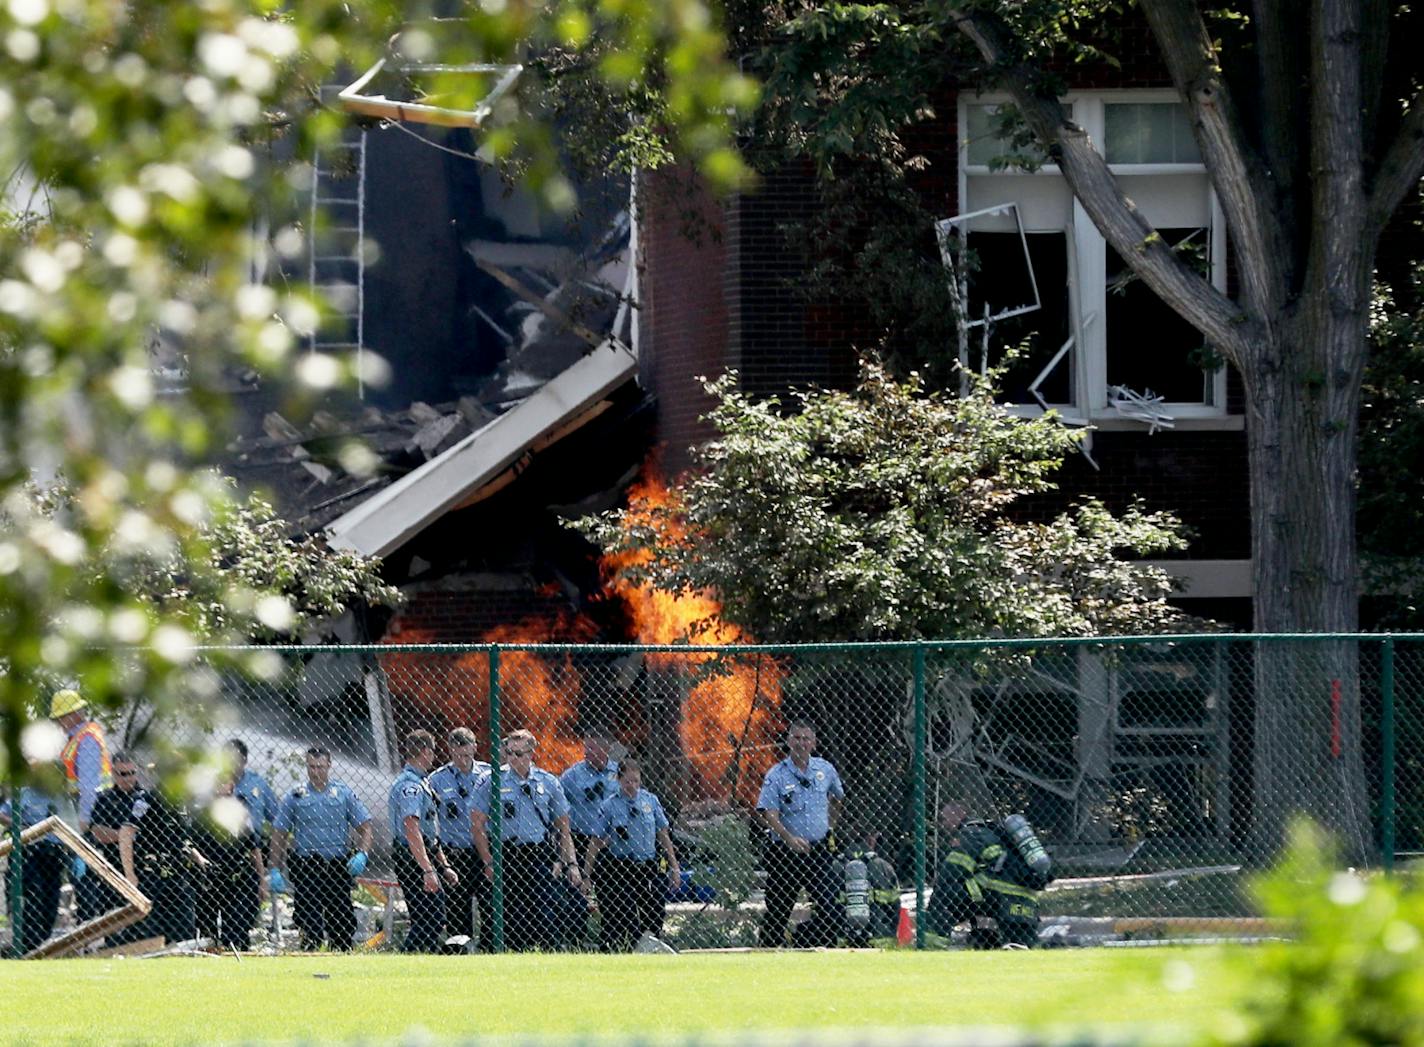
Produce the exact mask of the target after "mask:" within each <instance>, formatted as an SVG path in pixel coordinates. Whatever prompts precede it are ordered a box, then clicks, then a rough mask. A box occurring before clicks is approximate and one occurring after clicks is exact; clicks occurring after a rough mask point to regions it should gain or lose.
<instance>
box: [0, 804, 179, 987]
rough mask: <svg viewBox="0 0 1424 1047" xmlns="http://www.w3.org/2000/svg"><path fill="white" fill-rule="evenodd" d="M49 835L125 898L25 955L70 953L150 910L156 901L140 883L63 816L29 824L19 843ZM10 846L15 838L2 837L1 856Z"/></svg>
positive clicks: (44, 956) (42, 956)
mask: <svg viewBox="0 0 1424 1047" xmlns="http://www.w3.org/2000/svg"><path fill="white" fill-rule="evenodd" d="M49 835H53V836H55V837H56V838H58V839H59V841H60V842H61V843H62V844H64V846H66V847H68V848H69V849H70V850H71V851H72V852H73V853H75V854H76V855H78V856H79V857H80V858H83V859H84V863H85V864H86V865H87V866H88V867H89V874H90V875H95V876H98V877H99V878H100V879H101V880H103V881H104V882H105V883H106V884H108V885H109V886H110V887H111V888H113V890H114V892H115V893H116V894H118V895H119V896H120V897H121V898H122V899H123V900H124V904H123V905H120V906H118V907H117V908H114V909H110V910H109V911H108V912H105V913H101V914H100V915H98V916H96V917H94V918H93V919H92V920H86V921H85V922H84V923H81V924H80V925H79V926H78V927H75V928H74V929H73V930H70V931H68V932H66V933H65V934H62V935H60V936H59V937H58V938H51V939H50V940H49V941H47V942H45V943H44V944H42V945H40V946H39V947H37V948H35V949H31V950H30V951H29V952H27V953H25V955H24V957H23V959H26V960H44V959H49V958H52V957H56V956H67V955H70V954H71V953H74V952H76V951H78V950H79V949H81V948H83V947H84V946H85V945H88V944H89V943H90V942H92V941H95V940H96V939H98V938H102V937H104V936H105V935H106V934H112V933H114V932H115V931H118V930H122V929H123V928H125V927H127V926H129V924H132V923H137V922H138V921H139V920H141V919H143V918H144V917H145V916H147V915H148V914H149V911H150V910H151V909H152V908H153V903H152V902H151V901H149V900H148V898H147V897H145V896H144V895H143V893H142V892H140V891H139V889H138V888H137V887H135V886H134V885H133V884H131V883H129V881H128V880H126V879H124V875H123V873H121V872H119V870H118V869H115V868H114V867H113V866H112V865H110V864H109V862H108V860H107V859H106V858H105V857H104V856H103V855H102V854H100V853H99V851H98V850H97V849H96V848H95V847H94V845H93V844H91V843H90V842H89V841H88V840H86V839H84V837H82V836H80V835H79V833H77V832H75V831H74V829H72V828H70V827H69V826H68V825H66V824H65V823H64V821H63V820H61V819H60V818H58V817H55V816H54V815H51V816H50V817H48V818H46V819H45V820H44V821H42V822H37V823H35V824H34V825H32V826H30V827H29V828H28V829H26V830H25V831H24V832H22V833H21V834H20V846H21V847H24V846H25V845H26V844H28V843H33V842H34V841H35V840H38V839H40V838H41V837H44V836H49ZM11 846H12V840H11V839H10V837H9V836H5V837H4V838H3V839H0V858H3V857H5V856H6V855H7V854H9V853H10V848H11Z"/></svg>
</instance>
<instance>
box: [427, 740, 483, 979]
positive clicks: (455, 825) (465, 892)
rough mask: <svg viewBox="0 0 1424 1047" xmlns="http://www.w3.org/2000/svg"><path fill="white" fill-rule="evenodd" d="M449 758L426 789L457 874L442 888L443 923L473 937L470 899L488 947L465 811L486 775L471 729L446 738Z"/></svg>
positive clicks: (480, 872)
mask: <svg viewBox="0 0 1424 1047" xmlns="http://www.w3.org/2000/svg"><path fill="white" fill-rule="evenodd" d="M445 742H446V745H447V746H448V747H449V749H450V762H449V763H447V764H445V765H443V766H441V767H438V768H436V769H435V770H434V771H432V772H431V775H430V777H429V779H427V780H428V781H429V782H430V788H431V789H432V790H433V791H434V793H435V800H436V802H437V803H438V804H439V813H440V847H441V849H442V850H443V851H444V852H445V860H446V861H448V862H449V863H450V868H452V869H454V870H455V875H456V876H457V877H458V879H457V881H456V882H455V884H453V885H449V884H447V885H446V887H445V926H446V928H447V929H448V930H449V932H450V934H451V935H464V936H465V937H467V938H468V937H472V936H473V934H474V918H473V917H474V914H473V911H472V906H471V902H472V901H473V902H474V903H476V904H478V905H479V907H480V948H481V949H482V950H484V951H486V952H487V951H489V949H490V947H491V942H490V938H491V935H490V930H491V928H490V920H489V881H488V880H486V879H485V877H484V871H483V869H482V868H481V866H480V858H479V855H478V854H477V853H476V852H475V838H474V835H473V834H472V832H471V829H470V810H471V808H473V807H474V804H475V790H476V789H477V788H478V787H479V784H480V782H481V781H482V780H483V779H485V778H487V777H488V776H489V769H490V768H489V764H487V763H484V762H483V761H479V760H476V759H475V733H474V732H473V731H471V730H470V729H469V728H468V727H456V728H455V729H454V730H452V731H451V732H450V733H449V734H448V735H446V738H445Z"/></svg>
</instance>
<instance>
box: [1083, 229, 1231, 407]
mask: <svg viewBox="0 0 1424 1047" xmlns="http://www.w3.org/2000/svg"><path fill="white" fill-rule="evenodd" d="M1157 232H1158V233H1159V234H1160V235H1161V236H1162V238H1163V239H1164V240H1166V241H1167V242H1168V243H1169V244H1171V245H1172V246H1173V247H1174V249H1176V250H1177V251H1178V253H1179V254H1186V255H1187V256H1188V258H1189V259H1197V264H1198V265H1203V266H1204V265H1205V258H1206V256H1207V254H1206V238H1207V231H1206V230H1205V229H1159V230H1157ZM1107 289H1108V293H1107V351H1108V356H1107V365H1108V374H1107V381H1108V385H1110V386H1111V385H1122V386H1126V387H1128V388H1129V389H1132V390H1134V391H1135V392H1139V393H1145V392H1147V391H1149V390H1150V391H1151V392H1152V393H1155V394H1156V395H1158V396H1161V397H1163V398H1164V399H1165V400H1166V401H1167V402H1168V403H1208V404H1209V403H1211V398H1212V380H1211V375H1210V374H1209V373H1208V372H1206V371H1203V370H1202V366H1201V364H1202V361H1203V359H1204V358H1205V354H1204V352H1203V348H1202V347H1203V339H1202V336H1201V332H1200V331H1198V330H1197V329H1196V328H1195V327H1193V326H1192V325H1191V324H1189V323H1187V321H1185V320H1183V319H1182V318H1181V316H1179V315H1178V314H1177V312H1176V311H1175V310H1174V309H1172V307H1171V306H1169V305H1167V303H1166V302H1164V301H1162V299H1160V298H1158V297H1157V295H1156V293H1155V292H1154V291H1153V290H1152V289H1151V288H1149V287H1148V286H1147V285H1146V284H1145V283H1143V282H1142V281H1141V280H1140V279H1138V278H1137V276H1136V274H1134V273H1133V271H1132V270H1131V269H1130V268H1128V265H1127V263H1126V262H1124V261H1123V259H1122V256H1121V255H1119V254H1118V253H1117V252H1116V251H1114V250H1113V249H1112V246H1111V245H1108V248H1107Z"/></svg>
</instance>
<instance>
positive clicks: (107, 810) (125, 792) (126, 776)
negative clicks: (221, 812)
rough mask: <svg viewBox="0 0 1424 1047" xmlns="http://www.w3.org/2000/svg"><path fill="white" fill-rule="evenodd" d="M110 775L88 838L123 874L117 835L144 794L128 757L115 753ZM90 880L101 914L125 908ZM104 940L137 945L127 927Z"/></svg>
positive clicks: (135, 766)
mask: <svg viewBox="0 0 1424 1047" xmlns="http://www.w3.org/2000/svg"><path fill="white" fill-rule="evenodd" d="M112 773H113V779H114V784H113V785H112V786H110V787H109V788H107V789H101V790H99V795H98V796H97V797H95V799H94V807H93V809H92V810H91V811H90V818H89V838H90V840H91V841H92V842H93V844H94V846H95V847H96V848H97V849H98V851H99V853H100V854H102V855H103V856H104V858H105V860H107V861H108V863H109V864H110V865H112V866H113V867H114V868H115V869H117V870H119V871H120V872H122V871H123V867H124V866H123V859H122V858H120V856H119V833H120V832H121V831H122V830H123V827H124V825H125V824H126V823H127V822H128V821H129V820H130V814H131V812H132V811H133V805H134V801H135V800H136V799H138V798H139V796H140V795H141V794H142V793H143V786H142V783H141V782H140V780H139V766H138V762H137V761H136V760H134V758H133V757H131V756H130V755H129V754H128V753H125V752H116V753H114V755H113V767H112ZM92 879H93V880H95V881H96V884H97V887H98V890H97V891H96V892H95V893H96V898H95V904H96V905H97V907H98V911H99V912H100V913H104V912H108V911H109V910H110V909H114V908H117V907H118V906H120V905H122V904H124V901H123V899H122V898H120V897H119V894H118V892H117V891H115V890H114V889H113V888H112V887H110V886H109V885H108V884H106V883H104V882H103V881H102V880H100V879H99V877H98V876H94V877H92ZM106 940H107V941H108V943H109V944H110V945H121V944H123V943H124V942H125V941H137V940H138V929H137V928H136V927H134V926H129V927H126V928H124V929H123V930H121V931H118V932H116V933H115V934H111V935H107V936H106Z"/></svg>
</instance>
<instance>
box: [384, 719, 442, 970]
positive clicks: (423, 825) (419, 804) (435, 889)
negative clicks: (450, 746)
mask: <svg viewBox="0 0 1424 1047" xmlns="http://www.w3.org/2000/svg"><path fill="white" fill-rule="evenodd" d="M404 749H405V767H404V768H402V769H401V773H400V775H399V776H398V777H397V778H396V780H395V782H393V783H392V784H391V792H390V799H389V804H390V816H391V821H390V825H391V854H392V857H393V858H394V860H395V864H396V879H397V880H398V881H399V882H400V886H401V895H402V896H403V897H404V898H405V905H406V911H407V912H408V913H409V914H410V930H409V931H408V932H407V933H406V936H405V946H404V948H405V951H406V952H439V951H440V948H441V946H443V945H444V944H445V892H444V890H443V885H445V884H448V885H449V886H451V887H453V886H455V885H456V884H457V883H459V877H458V876H457V875H456V873H455V870H453V869H451V868H450V863H449V862H447V861H446V860H445V853H444V852H443V851H442V850H441V849H440V826H439V821H440V818H439V815H438V814H437V813H436V800H435V792H434V790H433V789H431V787H430V784H429V783H428V782H427V781H426V780H425V777H426V775H428V774H429V773H430V768H431V766H432V765H433V764H434V763H435V736H434V735H433V734H431V733H430V732H429V731H411V732H410V733H409V734H408V735H406V736H405V746H404Z"/></svg>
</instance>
